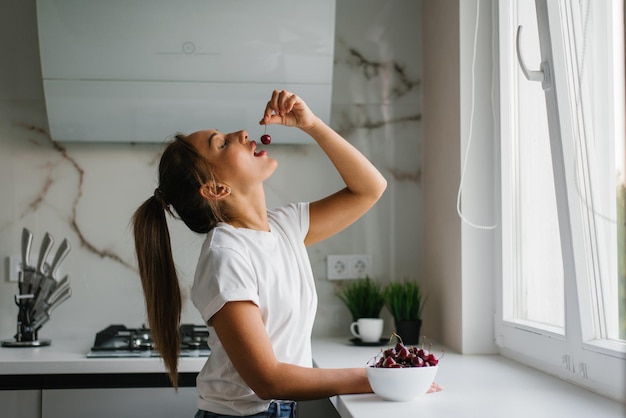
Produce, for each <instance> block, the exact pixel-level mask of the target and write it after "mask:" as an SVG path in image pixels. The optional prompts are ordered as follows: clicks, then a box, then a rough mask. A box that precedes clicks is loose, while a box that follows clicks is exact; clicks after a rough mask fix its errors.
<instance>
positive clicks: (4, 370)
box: [0, 336, 206, 375]
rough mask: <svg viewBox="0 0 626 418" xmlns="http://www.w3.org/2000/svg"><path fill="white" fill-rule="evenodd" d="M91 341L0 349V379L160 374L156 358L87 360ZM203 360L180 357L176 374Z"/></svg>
mask: <svg viewBox="0 0 626 418" xmlns="http://www.w3.org/2000/svg"><path fill="white" fill-rule="evenodd" d="M92 344H93V337H92V336H91V337H89V338H82V339H81V338H76V339H56V340H52V344H50V345H49V346H46V347H19V348H18V347H0V375H46V374H101V373H164V372H165V366H164V365H163V362H162V360H161V358H160V357H146V358H87V353H88V352H89V350H90V349H91V346H92ZM205 361H206V357H182V358H180V361H179V366H178V367H179V372H180V373H198V372H199V371H200V369H202V366H204V363H205Z"/></svg>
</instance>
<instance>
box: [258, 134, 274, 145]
mask: <svg viewBox="0 0 626 418" xmlns="http://www.w3.org/2000/svg"><path fill="white" fill-rule="evenodd" d="M261 142H262V143H263V144H265V145H268V144H269V143H270V142H272V137H271V136H269V135H268V134H264V135H261Z"/></svg>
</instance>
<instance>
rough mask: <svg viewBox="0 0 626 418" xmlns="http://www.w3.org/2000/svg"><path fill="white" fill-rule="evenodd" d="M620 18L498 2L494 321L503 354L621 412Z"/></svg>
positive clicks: (618, 2)
mask: <svg viewBox="0 0 626 418" xmlns="http://www.w3.org/2000/svg"><path fill="white" fill-rule="evenodd" d="M623 7H624V4H623V0H605V1H593V0H581V1H578V2H572V1H566V0H554V1H552V0H550V1H546V0H537V1H533V0H518V1H516V2H511V1H510V0H501V1H500V2H499V11H498V28H499V29H498V31H499V48H498V49H499V59H500V107H501V109H500V128H501V132H500V137H501V140H500V143H501V173H502V181H501V191H502V192H501V196H502V206H501V210H502V289H501V290H502V291H501V292H500V294H501V300H500V301H499V303H498V306H499V312H498V320H497V321H496V339H497V342H498V345H499V346H500V348H501V350H502V353H503V354H505V355H508V356H511V357H513V358H516V359H518V360H520V361H522V362H525V363H527V364H530V365H533V366H535V367H538V368H541V369H543V370H545V371H547V372H549V373H551V374H554V375H558V376H560V377H561V378H564V379H566V380H570V381H573V382H575V383H577V384H579V385H582V386H585V387H587V388H589V389H591V390H594V391H597V392H599V393H602V394H604V395H607V396H610V397H612V398H615V399H620V400H622V401H623V400H624V399H625V398H624V396H625V394H624V374H625V372H624V370H625V369H626V368H625V364H626V330H625V327H626V312H625V309H626V307H625V305H626V283H625V281H626V278H625V271H626V260H625V258H626V245H625V240H626V238H625V232H624V230H625V226H624V225H625V224H624V222H625V218H626V216H625V209H624V207H625V203H624V202H625V199H626V197H625V195H626V192H625V187H626V186H625V185H626V180H625V179H626V174H625V172H626V170H625V160H626V153H625V150H624V147H625V146H624V123H625V108H624V96H625V91H624V77H625V73H624V10H623ZM520 26H521V27H522V29H521V30H520V31H519V33H518V28H519V27H520ZM516 43H519V49H517V48H516ZM518 52H519V57H518ZM524 65H525V66H526V67H529V68H530V71H527V73H528V74H527V75H528V78H530V80H529V79H528V78H527V77H526V75H525V74H524V72H523V71H522V70H521V67H523V66H524ZM534 71H536V72H534ZM533 79H534V80H533Z"/></svg>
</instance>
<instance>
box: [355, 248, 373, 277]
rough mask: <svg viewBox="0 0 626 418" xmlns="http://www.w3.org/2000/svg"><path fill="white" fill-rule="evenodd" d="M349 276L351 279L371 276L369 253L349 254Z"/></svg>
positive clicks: (370, 257)
mask: <svg viewBox="0 0 626 418" xmlns="http://www.w3.org/2000/svg"><path fill="white" fill-rule="evenodd" d="M350 277H351V278H353V279H364V278H365V277H372V256H371V255H369V254H360V255H351V256H350Z"/></svg>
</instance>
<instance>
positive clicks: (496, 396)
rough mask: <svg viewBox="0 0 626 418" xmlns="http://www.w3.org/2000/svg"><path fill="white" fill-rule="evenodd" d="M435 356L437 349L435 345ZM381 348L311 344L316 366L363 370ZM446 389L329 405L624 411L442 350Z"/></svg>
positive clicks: (543, 413) (533, 376) (533, 373)
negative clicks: (396, 398)
mask: <svg viewBox="0 0 626 418" xmlns="http://www.w3.org/2000/svg"><path fill="white" fill-rule="evenodd" d="M432 350H433V352H435V353H437V352H438V351H439V348H438V346H437V345H433V348H432ZM379 351H380V348H377V347H356V346H353V345H352V344H350V343H349V341H348V338H344V339H341V338H318V339H314V340H313V359H314V362H315V365H316V367H324V368H339V367H361V366H365V364H366V363H367V361H368V360H369V359H371V358H372V357H374V356H375V355H376V354H377V353H378V352H379ZM435 380H436V381H437V383H439V384H440V385H441V386H443V388H444V390H443V391H442V392H438V393H432V394H426V395H424V396H422V397H420V398H418V399H417V400H415V401H411V402H387V401H384V400H382V398H380V397H378V396H377V395H375V394H365V395H341V396H336V397H335V398H334V399H333V405H334V406H335V408H336V409H337V411H338V412H339V414H340V415H341V417H343V418H369V417H372V418H373V417H380V416H415V414H416V412H418V411H419V414H420V415H422V416H436V417H458V416H481V417H504V416H506V417H508V418H515V417H523V418H528V417H529V416H532V417H533V418H538V417H557V416H565V417H573V416H589V417H623V416H625V413H626V406H625V405H622V404H620V403H619V402H616V401H613V400H610V399H608V398H605V397H603V396H600V395H597V394H594V393H592V392H589V391H587V390H585V389H583V388H580V387H578V386H575V385H572V384H570V383H567V382H564V381H561V380H559V379H557V378H555V377H552V376H550V375H547V374H545V373H542V372H540V371H537V370H535V369H532V368H530V367H527V366H524V365H521V364H519V363H516V362H514V361H512V360H509V359H507V358H505V357H502V356H500V355H461V354H457V353H454V352H450V351H448V350H446V352H445V354H444V356H443V358H442V360H441V363H440V367H439V371H438V375H437V377H436V379H435Z"/></svg>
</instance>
